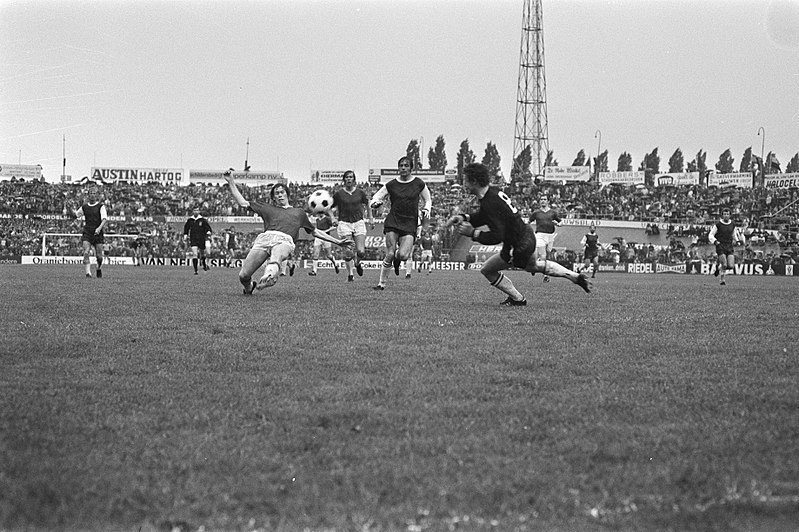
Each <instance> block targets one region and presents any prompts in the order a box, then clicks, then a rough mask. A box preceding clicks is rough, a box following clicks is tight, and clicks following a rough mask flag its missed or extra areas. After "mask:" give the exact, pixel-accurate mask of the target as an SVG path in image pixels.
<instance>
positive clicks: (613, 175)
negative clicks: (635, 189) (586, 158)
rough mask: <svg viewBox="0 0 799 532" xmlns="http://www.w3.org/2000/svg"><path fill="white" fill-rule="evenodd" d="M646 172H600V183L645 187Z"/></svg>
mask: <svg viewBox="0 0 799 532" xmlns="http://www.w3.org/2000/svg"><path fill="white" fill-rule="evenodd" d="M645 178H646V172H644V171H643V170H634V171H629V172H599V182H600V183H602V184H604V185H610V184H616V185H629V186H633V185H643V184H644V182H645Z"/></svg>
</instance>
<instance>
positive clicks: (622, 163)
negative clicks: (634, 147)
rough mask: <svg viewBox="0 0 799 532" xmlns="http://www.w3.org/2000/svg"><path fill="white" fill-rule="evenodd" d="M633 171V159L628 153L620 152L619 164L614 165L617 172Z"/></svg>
mask: <svg viewBox="0 0 799 532" xmlns="http://www.w3.org/2000/svg"><path fill="white" fill-rule="evenodd" d="M632 169H633V157H632V155H630V154H629V153H627V152H626V151H625V152H622V153H621V155H619V162H618V163H617V165H616V171H617V172H630V171H632Z"/></svg>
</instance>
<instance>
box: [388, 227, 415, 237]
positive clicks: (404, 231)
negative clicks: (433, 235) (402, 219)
mask: <svg viewBox="0 0 799 532" xmlns="http://www.w3.org/2000/svg"><path fill="white" fill-rule="evenodd" d="M389 232H391V233H397V234H398V235H399V236H406V235H411V236H413V238H414V240H415V239H416V229H414V230H413V231H409V230H408V228H405V229H399V228H397V227H386V228H385V229H383V234H384V235H385V234H386V233H389Z"/></svg>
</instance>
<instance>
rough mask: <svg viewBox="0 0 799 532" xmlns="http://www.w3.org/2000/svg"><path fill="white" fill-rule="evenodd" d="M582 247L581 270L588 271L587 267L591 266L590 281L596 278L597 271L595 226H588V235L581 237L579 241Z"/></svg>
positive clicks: (597, 239)
mask: <svg viewBox="0 0 799 532" xmlns="http://www.w3.org/2000/svg"><path fill="white" fill-rule="evenodd" d="M580 245H581V246H583V248H584V249H585V251H583V269H582V270H581V271H586V270H588V268H589V266H591V265H593V268H592V269H591V279H593V278H595V277H596V271H597V270H598V269H599V235H597V234H596V225H594V224H591V225H590V226H588V233H587V234H585V235H584V236H583V239H582V240H581V241H580Z"/></svg>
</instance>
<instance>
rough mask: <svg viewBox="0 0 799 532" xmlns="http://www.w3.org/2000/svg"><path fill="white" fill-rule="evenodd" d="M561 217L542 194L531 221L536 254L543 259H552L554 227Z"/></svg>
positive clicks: (545, 280)
mask: <svg viewBox="0 0 799 532" xmlns="http://www.w3.org/2000/svg"><path fill="white" fill-rule="evenodd" d="M560 222H561V219H560V216H559V215H558V213H557V212H556V211H554V210H552V208H551V207H550V206H549V198H548V197H547V196H542V197H541V201H540V203H539V207H538V209H536V210H535V211H533V214H532V215H531V223H534V224H535V241H536V245H537V246H538V249H537V250H536V251H537V252H538V256H539V257H541V258H543V259H545V260H551V259H552V250H553V249H554V247H555V237H556V236H557V233H555V229H556V228H557V227H558V226H559V225H560ZM544 282H545V283H548V282H549V276H548V275H546V274H545V275H544Z"/></svg>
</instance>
